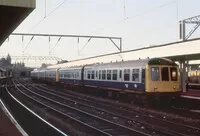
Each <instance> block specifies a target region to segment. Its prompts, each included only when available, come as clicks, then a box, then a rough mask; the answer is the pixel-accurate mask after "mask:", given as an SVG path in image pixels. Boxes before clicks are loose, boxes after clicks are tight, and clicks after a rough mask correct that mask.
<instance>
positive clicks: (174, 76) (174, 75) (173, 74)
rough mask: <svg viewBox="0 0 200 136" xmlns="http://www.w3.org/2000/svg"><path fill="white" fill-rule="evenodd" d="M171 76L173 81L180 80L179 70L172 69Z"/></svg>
mask: <svg viewBox="0 0 200 136" xmlns="http://www.w3.org/2000/svg"><path fill="white" fill-rule="evenodd" d="M170 75H171V80H172V81H177V80H178V74H177V68H170Z"/></svg>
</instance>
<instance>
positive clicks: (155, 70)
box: [151, 67, 160, 81]
mask: <svg viewBox="0 0 200 136" xmlns="http://www.w3.org/2000/svg"><path fill="white" fill-rule="evenodd" d="M151 80H152V81H159V80H160V76H159V68H158V67H152V68H151Z"/></svg>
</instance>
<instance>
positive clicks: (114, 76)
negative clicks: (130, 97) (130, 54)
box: [112, 69, 117, 80]
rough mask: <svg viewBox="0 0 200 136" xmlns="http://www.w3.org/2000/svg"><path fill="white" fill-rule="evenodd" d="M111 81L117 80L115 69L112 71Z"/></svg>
mask: <svg viewBox="0 0 200 136" xmlns="http://www.w3.org/2000/svg"><path fill="white" fill-rule="evenodd" d="M112 80H117V69H114V70H113V74H112Z"/></svg>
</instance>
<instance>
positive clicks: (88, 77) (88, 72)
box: [87, 71, 90, 79]
mask: <svg viewBox="0 0 200 136" xmlns="http://www.w3.org/2000/svg"><path fill="white" fill-rule="evenodd" d="M87 79H90V71H87Z"/></svg>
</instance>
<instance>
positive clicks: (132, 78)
mask: <svg viewBox="0 0 200 136" xmlns="http://www.w3.org/2000/svg"><path fill="white" fill-rule="evenodd" d="M31 77H32V79H39V80H45V81H51V82H59V83H64V84H68V85H77V86H84V87H92V88H102V89H106V90H112V91H117V92H125V93H132V94H133V93H137V94H147V95H152V94H156V95H157V94H163V95H164V94H165V95H168V94H169V95H171V94H172V95H175V94H180V73H179V68H178V65H177V64H176V63H175V62H173V61H171V60H169V59H166V58H152V59H143V60H142V59H139V60H133V61H121V62H111V63H104V64H91V65H84V66H79V67H67V68H60V69H43V70H35V71H32V72H31Z"/></svg>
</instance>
